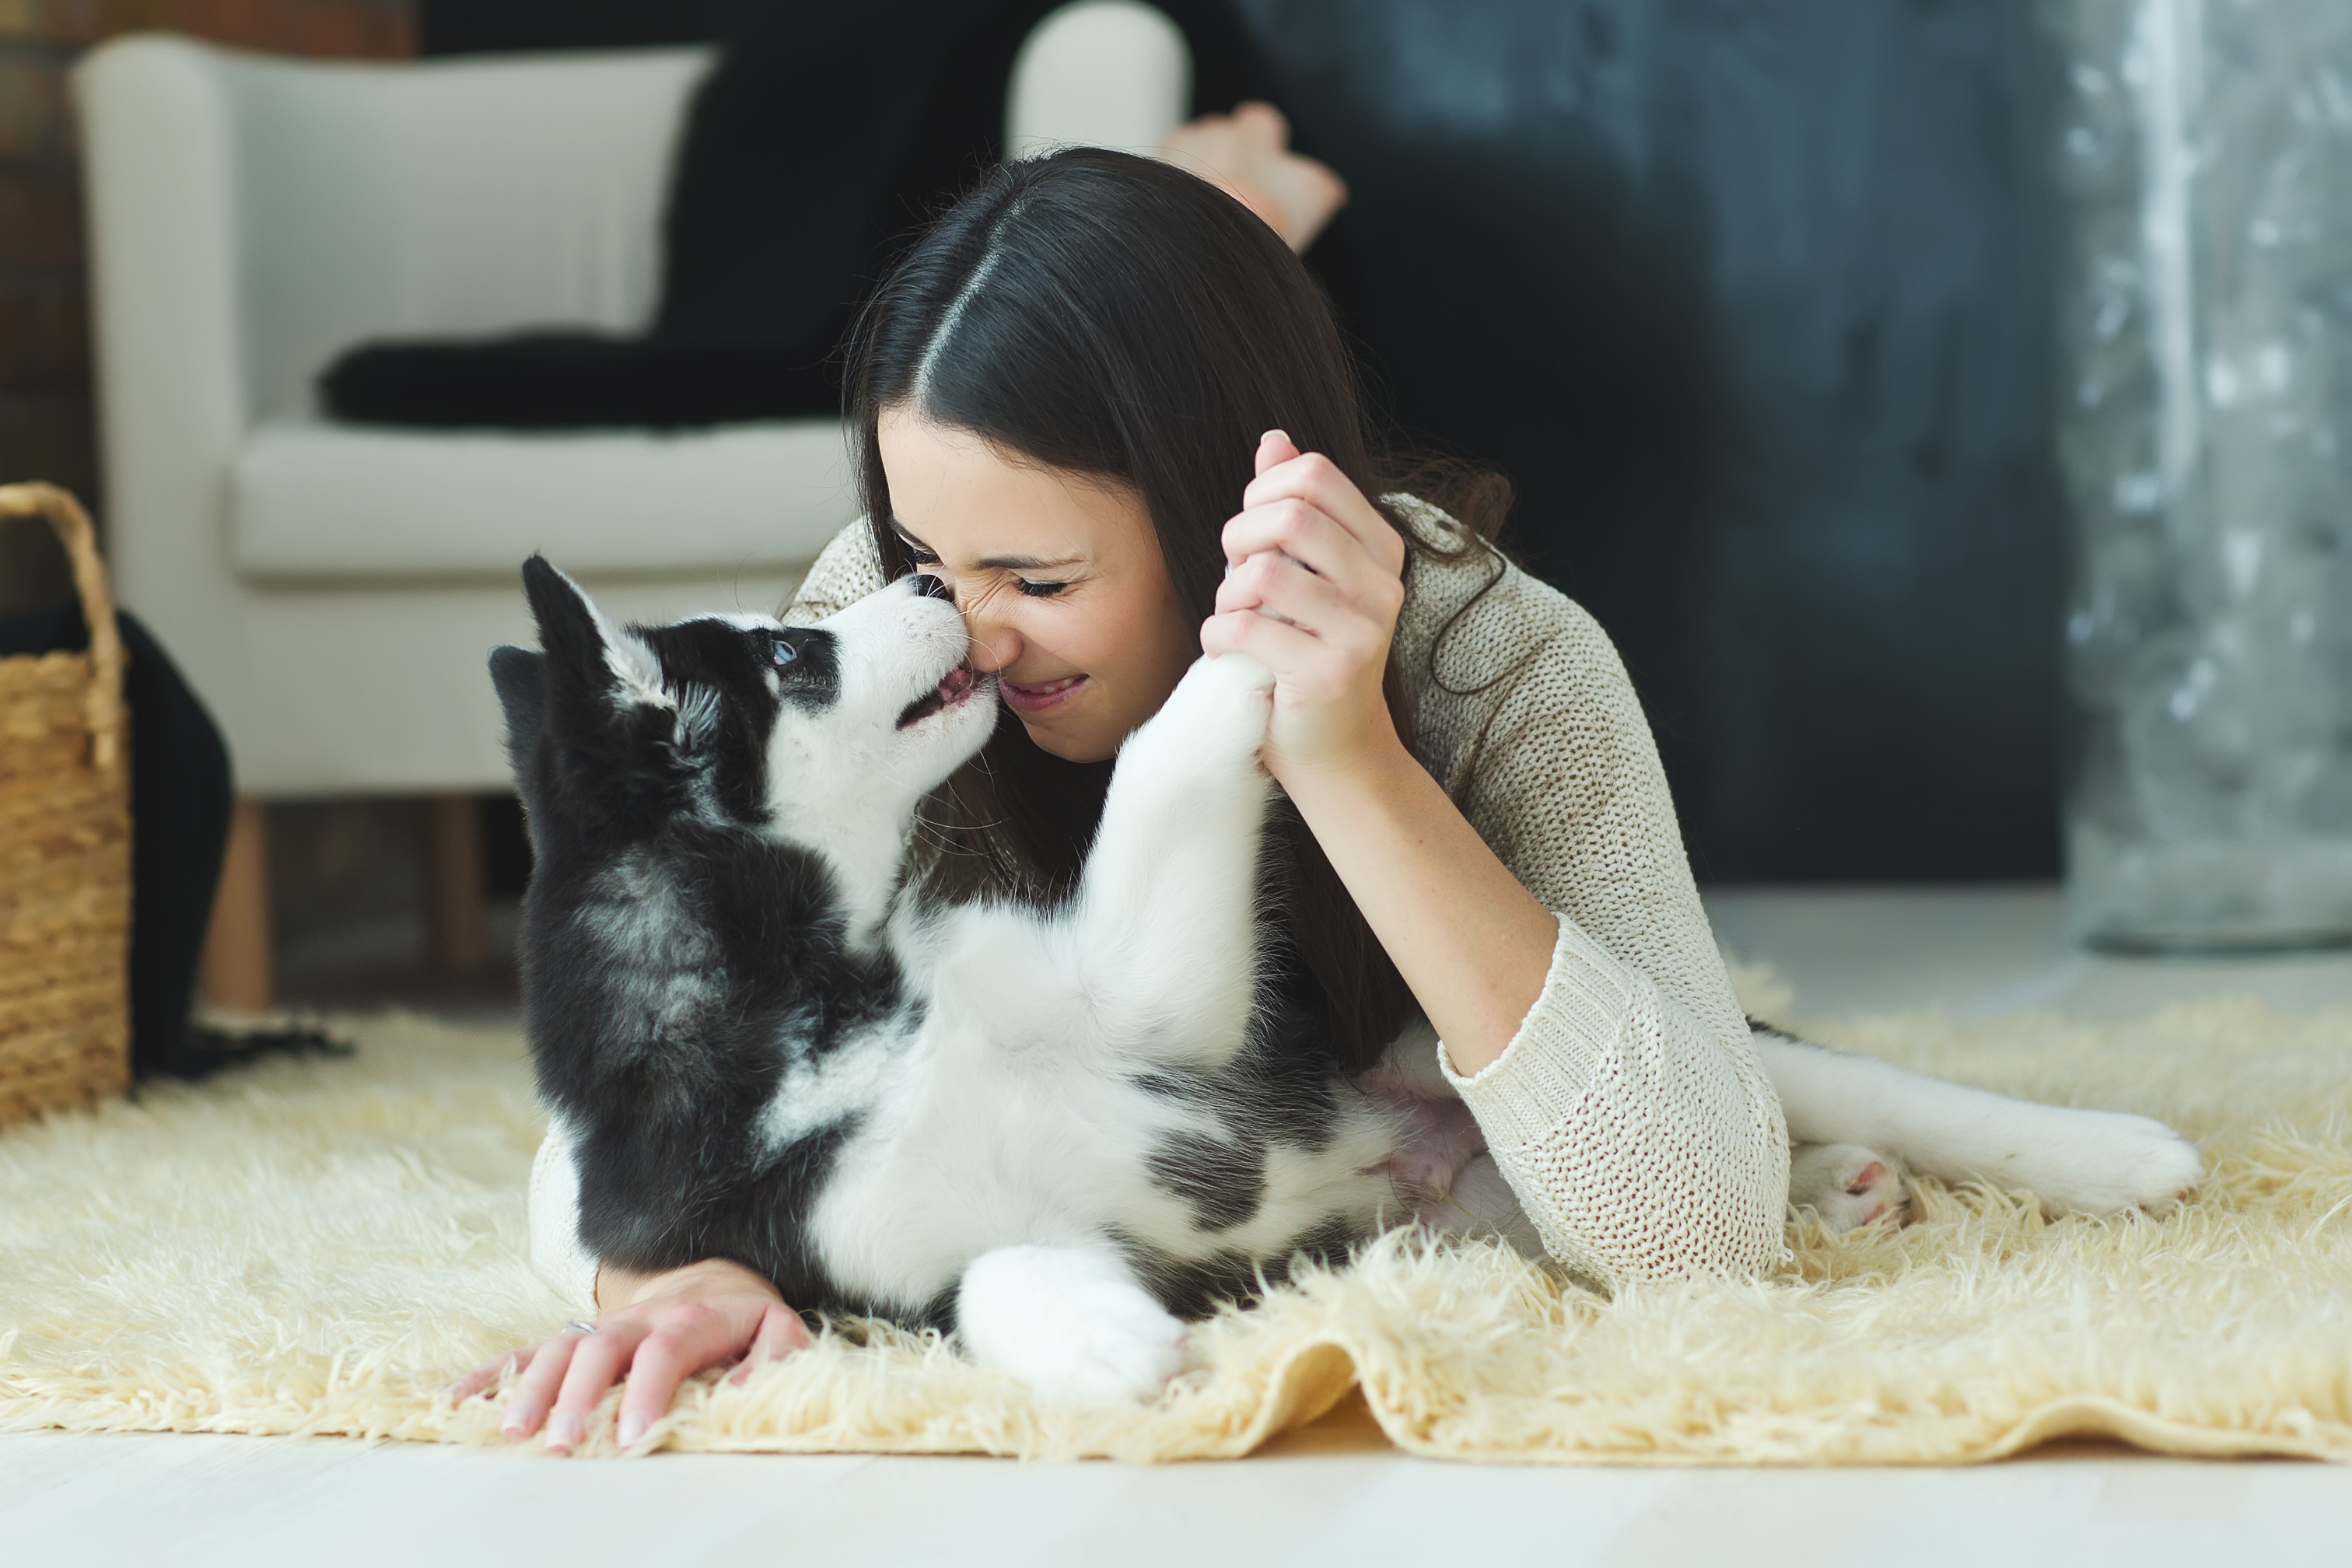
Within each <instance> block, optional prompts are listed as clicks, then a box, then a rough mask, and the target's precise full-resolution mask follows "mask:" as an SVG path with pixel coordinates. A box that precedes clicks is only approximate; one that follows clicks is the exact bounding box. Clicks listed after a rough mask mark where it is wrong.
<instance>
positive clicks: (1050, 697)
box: [996, 675, 1087, 713]
mask: <svg viewBox="0 0 2352 1568" xmlns="http://www.w3.org/2000/svg"><path fill="white" fill-rule="evenodd" d="M1086 683H1087V677H1085V676H1083V675H1065V676H1060V677H1057V678H1056V679H1052V680H1040V681H1037V682H1035V683H1034V684H1031V685H1026V686H1024V685H1023V684H1021V683H1020V682H1018V681H1013V680H1007V679H1004V678H1003V676H1001V675H1000V676H998V677H997V678H996V689H997V690H998V691H999V692H1000V693H1001V694H1002V695H1003V698H1004V702H1005V706H1006V707H1008V708H1011V709H1012V710H1013V711H1014V712H1015V713H1046V712H1051V711H1052V710H1055V709H1056V708H1059V707H1061V706H1063V705H1064V704H1065V703H1067V702H1068V701H1070V700H1072V699H1073V698H1075V697H1076V696H1077V694H1078V692H1079V690H1080V689H1082V688H1084V687H1085V685H1086Z"/></svg>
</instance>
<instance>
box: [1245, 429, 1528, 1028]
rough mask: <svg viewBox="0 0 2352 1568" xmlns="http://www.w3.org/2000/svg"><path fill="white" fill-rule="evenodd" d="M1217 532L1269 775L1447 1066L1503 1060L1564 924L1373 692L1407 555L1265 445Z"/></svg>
mask: <svg viewBox="0 0 2352 1568" xmlns="http://www.w3.org/2000/svg"><path fill="white" fill-rule="evenodd" d="M1257 468H1258V478H1257V479H1256V480H1255V482H1254V483H1253V484H1252V485H1251V486H1250V487H1249V489H1248V490H1247V491H1246V492H1244V496H1243V507H1244V510H1243V511H1242V513H1241V515H1239V516H1238V517H1236V518H1234V520H1233V521H1231V522H1229V523H1227V524H1226V525H1225V553H1226V556H1227V558H1228V560H1229V561H1230V562H1231V563H1232V570H1231V572H1230V573H1229V574H1228V575H1227V576H1226V578H1225V582H1224V584H1223V587H1222V588H1221V589H1220V590H1219V591H1218V594H1217V614H1216V615H1215V616H1213V617H1212V618H1211V619H1210V620H1209V622H1208V624H1207V625H1206V626H1203V627H1202V631H1201V644H1202V647H1204V648H1206V649H1207V650H1208V651H1209V652H1211V653H1224V652H1229V651H1238V652H1243V653H1247V654H1250V655H1251V656H1253V657H1254V658H1256V659H1257V660H1258V661H1259V662H1260V663H1262V664H1264V665H1265V666H1266V667H1267V668H1270V669H1272V670H1274V671H1275V673H1276V686H1275V700H1274V721H1273V724H1272V726H1271V727H1270V730H1269V732H1268V735H1267V740H1266V747H1265V763H1266V768H1267V771H1268V772H1270V773H1273V774H1274V776H1275V778H1276V780H1277V781H1279V782H1280V784H1282V787H1283V789H1284V790H1285V791H1286V792H1287V793H1288V795H1289V796H1290V799H1291V802H1292V803H1293V804H1294V805H1297V807H1298V814H1299V816H1302V817H1304V818H1305V819H1306V822H1307V826H1308V827H1309V828H1310V829H1311V830H1312V831H1313V832H1314V834H1315V838H1316V842H1318V844H1320V845H1321V846H1322V847H1323V852H1324V854H1325V855H1326V856H1328V857H1329V858H1330V861H1331V868H1332V869H1333V870H1335V871H1337V872H1339V879H1340V880H1341V881H1342V882H1344V883H1345V884H1346V885H1347V889H1348V891H1349V894H1350V896H1352V897H1353V898H1354V899H1355V900H1356V907H1357V908H1358V909H1360V910H1362V911H1363V914H1364V919H1365V921H1366V922H1367V923H1368V924H1370V926H1371V928H1372V934H1373V935H1375V936H1377V937H1378V938H1379V939H1380V942H1381V946H1382V947H1383V948H1385V949H1387V950H1388V952H1389V955H1390V957H1391V960H1392V961H1393V962H1394V963H1395V964H1396V966H1397V973H1400V974H1402V976H1403V977H1404V983H1405V984H1407V985H1408V986H1410V987H1411V988H1412V994H1413V998H1414V1000H1416V1001H1417V1002H1419V1003H1420V1004H1421V1006H1422V1010H1423V1012H1424V1013H1426V1014H1427V1015H1428V1016H1429V1022H1430V1026H1432V1027H1433V1028H1434V1029H1435V1030H1436V1031H1437V1034H1438V1037H1439V1038H1440V1039H1442V1040H1444V1042H1445V1051H1446V1055H1447V1056H1448V1057H1449V1058H1451V1060H1452V1062H1453V1065H1454V1070H1455V1071H1457V1072H1460V1073H1464V1074H1471V1073H1475V1072H1477V1071H1478V1070H1479V1069H1480V1068H1484V1067H1486V1064H1487V1063H1489V1062H1492V1061H1493V1060H1495V1059H1496V1058H1497V1057H1499V1056H1501V1055H1502V1054H1503V1047H1506V1046H1507V1045H1509V1044H1510V1043H1511V1038H1512V1037H1513V1036H1515V1035H1517V1033H1518V1030H1519V1024H1520V1022H1521V1020H1523V1019H1524V1018H1525V1017H1526V1016H1527V1014H1528V1008H1529V1007H1531V1006H1533V1005H1535V1001H1536V998H1537V996H1538V994H1541V992H1542V990H1543V985H1544V975H1545V973H1546V972H1547V971H1548V970H1549V968H1550V966H1551V954H1552V947H1553V945H1554V943H1555V942H1558V940H1559V921H1557V920H1555V919H1554V918H1553V916H1552V914H1551V912H1550V911H1549V910H1546V909H1545V908H1544V907H1543V906H1542V905H1541V904H1539V903H1538V902H1537V901H1536V900H1535V898H1534V896H1533V895H1532V894H1530V893H1529V892H1528V890H1527V889H1525V888H1524V887H1522V886H1520V884H1519V880H1518V879H1517V878H1516V877H1514V876H1513V875H1512V874H1511V872H1510V869H1509V868H1507V867H1506V866H1505V865H1504V864H1503V862H1502V861H1501V860H1500V859H1498V858H1496V855H1495V852H1494V851H1493V850H1492V849H1490V848H1488V847H1486V840H1484V839H1483V838H1481V837H1478V834H1477V831H1476V830H1475V828H1473V827H1472V826H1470V824H1469V822H1468V821H1467V820H1465V818H1464V817H1463V816H1462V813H1461V812H1460V811H1459V810H1457V809H1455V807H1454V803H1453V801H1451V800H1449V799H1448V798H1446V795H1445V791H1444V789H1443V788H1441V787H1440V786H1439V784H1438V783H1437V781H1436V780H1434V779H1433V778H1431V777H1430V776H1429V774H1428V773H1427V771H1426V770H1424V769H1423V767H1422V765H1421V763H1419V762H1417V761H1416V760H1415V759H1414V758H1413V755H1412V752H1409V751H1407V750H1406V749H1405V745H1404V742H1403V740H1402V738H1401V737H1400V736H1399V735H1398V734H1397V731H1396V725H1395V723H1394V722H1393V721H1391V718H1390V716H1389V710H1388V704H1387V702H1386V701H1385V700H1383V699H1382V697H1381V676H1382V674H1383V672H1384V671H1385V670H1386V668H1387V665H1388V653H1389V643H1390V641H1391V638H1392V637H1393V636H1394V634H1395V626H1396V619H1397V613H1398V611H1399V610H1400V609H1401V608H1402V606H1403V604H1404V586H1403V583H1402V571H1403V566H1404V542H1403V541H1402V539H1400V538H1398V537H1397V532H1396V530H1395V529H1394V528H1392V527H1391V526H1390V525H1389V521H1388V519H1387V518H1385V517H1383V516H1381V513H1380V511H1379V510H1378V509H1377V508H1375V507H1374V506H1373V505H1372V504H1371V502H1370V501H1369V500H1366V499H1365V497H1364V495H1363V493H1362V492H1361V491H1360V490H1358V489H1356V487H1355V486H1354V484H1352V483H1351V482H1349V479H1348V478H1347V477H1346V476H1345V475H1343V474H1341V473H1340V472H1339V469H1338V468H1334V467H1333V466H1332V465H1331V464H1330V463H1329V462H1328V460H1327V459H1325V458H1322V457H1320V456H1308V457H1301V456H1300V455H1299V452H1298V448H1297V447H1295V446H1293V445H1292V444H1291V442H1290V437H1287V436H1286V435H1284V434H1282V433H1281V432H1280V431H1269V432H1267V434H1266V436H1265V439H1264V440H1262V441H1261V442H1260V443H1259V445H1258V453H1257Z"/></svg>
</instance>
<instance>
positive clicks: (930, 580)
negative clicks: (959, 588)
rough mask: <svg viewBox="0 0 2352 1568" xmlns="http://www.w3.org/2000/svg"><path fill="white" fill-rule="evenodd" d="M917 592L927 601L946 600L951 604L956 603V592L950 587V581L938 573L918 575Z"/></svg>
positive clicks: (916, 581)
mask: <svg viewBox="0 0 2352 1568" xmlns="http://www.w3.org/2000/svg"><path fill="white" fill-rule="evenodd" d="M915 592H916V593H918V594H920V595H922V596H923V597H924V598H926V599H945V600H947V601H949V602H950V604H952V603H953V602H954V601H955V590H954V589H953V588H950V587H949V586H948V580H947V579H946V578H944V577H942V576H940V574H938V573H936V572H918V573H916V574H915Z"/></svg>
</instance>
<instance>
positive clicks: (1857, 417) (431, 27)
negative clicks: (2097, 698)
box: [425, 0, 2063, 880]
mask: <svg viewBox="0 0 2352 1568" xmlns="http://www.w3.org/2000/svg"><path fill="white" fill-rule="evenodd" d="M734 3H735V4H737V5H740V3H741V0H734ZM1234 5H1236V7H1237V9H1238V12H1239V15H1240V16H1241V19H1242V20H1243V22H1244V25H1245V28H1246V31H1247V33H1248V35H1249V37H1250V38H1251V39H1252V40H1253V42H1254V44H1255V47H1256V49H1257V50H1258V52H1259V55H1260V58H1259V59H1258V60H1256V61H1255V62H1252V68H1253V69H1254V70H1255V71H1258V72H1262V73H1263V74H1264V76H1265V79H1267V80H1268V81H1269V82H1270V83H1271V85H1272V87H1273V89H1274V90H1275V92H1276V96H1277V98H1278V99H1279V100H1280V101H1281V102H1282V104H1283V105H1284V107H1285V108H1286V110H1288V111H1289V112H1290V113H1291V115H1292V117H1293V119H1294V121H1295V122H1296V124H1297V129H1298V134H1299V139H1300V142H1301V144H1302V145H1303V146H1305V147H1307V149H1309V150H1311V151H1313V152H1315V153H1318V154H1319V155H1321V156H1323V157H1325V158H1327V159H1328V161H1329V162H1331V163H1333V164H1334V165H1335V166H1336V167H1338V168H1339V170H1340V171H1341V172H1342V173H1343V174H1346V175H1347V177H1348V178H1349V181H1350V183H1351V184H1352V185H1353V187H1354V190H1355V200H1354V202H1353V204H1352V205H1351V206H1350V207H1349V210H1348V211H1347V213H1346V214H1344V215H1343V216H1342V217H1341V218H1340V220H1339V223H1338V224H1337V225H1336V226H1334V229H1333V231H1332V233H1331V234H1330V236H1329V237H1328V238H1327V239H1326V240H1325V241H1324V242H1323V243H1322V244H1320V245H1318V247H1317V248H1316V250H1315V251H1314V252H1313V253H1312V255H1311V256H1310V259H1311V260H1312V261H1313V262H1314V263H1315V264H1316V266H1317V267H1318V269H1319V270H1320V271H1321V272H1322V274H1323V276H1324V277H1325V279H1327V282H1328V286H1329V287H1330V289H1331V291H1332V294H1333V297H1334V299H1335V300H1336V302H1337V303H1338V305H1339V310H1340V313H1341V316H1342V318H1343V320H1344V321H1345V323H1346V325H1347V327H1348V328H1349V331H1350V332H1351V333H1352V334H1353V335H1354V337H1355V338H1356V340H1357V342H1358V343H1359V344H1360V348H1361V350H1362V352H1363V354H1364V357H1365V360H1366V363H1367V365H1368V367H1369V369H1370V372H1371V374H1372V376H1373V378H1374V381H1375V384H1376V386H1377V388H1378V391H1379V396H1380V399H1381V405H1382V407H1383V408H1384V410H1385V412H1386V414H1387V415H1388V416H1389V417H1391V419H1392V420H1393V421H1394V422H1395V424H1396V426H1398V427H1399V428H1400V429H1401V430H1402V431H1403V432H1404V433H1406V434H1408V435H1411V436H1413V437H1416V438H1420V439H1423V440H1426V441H1429V442H1432V443H1434V444H1438V445H1441V446H1443V447H1446V448H1449V449H1451V450H1453V451H1455V452H1457V453H1460V454H1463V455H1465V456H1471V457H1475V458H1481V459H1484V460H1486V461H1488V462H1490V463H1493V464H1494V465H1496V466H1497V467H1499V468H1503V469H1504V470H1505V471H1506V472H1507V473H1509V474H1510V475H1511V477H1512V478H1513V479H1514V480H1515V481H1517V484H1518V487H1519V492H1520V498H1521V499H1520V503H1519V507H1518V510H1517V512H1516V514H1515V525H1514V526H1515V533H1514V542H1515V543H1516V545H1517V548H1518V549H1519V550H1520V551H1521V552H1523V554H1524V555H1525V557H1526V558H1527V560H1528V563H1530V564H1531V565H1533V566H1534V567H1536V568H1537V569H1538V570H1539V571H1540V572H1542V573H1543V574H1545V575H1546V576H1547V577H1549V579H1550V580H1551V581H1553V582H1554V583H1556V584H1559V585H1560V586H1561V587H1562V588H1563V589H1565V590H1566V591H1567V592H1569V593H1570V594H1571V595H1574V596H1575V597H1577V598H1578V599H1580V601H1582V602H1583V603H1584V604H1585V605H1587V606H1588V607H1589V608H1590V609H1591V611H1592V612H1593V613H1594V615H1596V616H1598V617H1599V618H1600V619H1601V622H1602V624H1603V625H1604V626H1607V627H1608V629H1609V630H1610V632H1611V633H1612V635H1613V636H1614V637H1616V639H1617V641H1618V643H1619V645H1620V647H1622V649H1623V651H1624V654H1625V657H1626V660H1627V663H1628V665H1629V666H1630V668H1632V670H1633V677H1634V680H1635V683H1636V685H1637V686H1638V687H1639V689H1640V690H1641V693H1642V696H1643V701H1644V702H1645V703H1646V704H1647V705H1648V708H1649V710H1650V713H1651V718H1652V721H1653V723H1654V727H1655V729H1656V731H1657V733H1658V739H1659V743H1660V747H1661V749H1662V751H1663V752H1664V755H1665V758H1666V764H1667V770H1668V773H1669V775H1670V776H1671V778H1672V780H1673V783H1674V785H1675V795H1676V799H1677V801H1678V804H1679V805H1680V807H1681V810H1682V813H1683V820H1684V826H1685V835H1686V837H1687V838H1688V840H1689V843H1690V847H1691V851H1692V858H1693V860H1694V862H1695V864H1696V867H1697V869H1698V871H1699V874H1700V876H1701V877H1702V878H1703V879H1717V880H1731V879H1869V878H1954V877H2022V876H2044V875H2052V874H2054V873H2055V871H2056V869H2057V863H2058V858H2057V857H2058V852H2057V828H2056V819H2057V800H2056V795H2057V785H2056V776H2057V767H2056V756H2057V744H2056V742H2057V730H2058V717H2057V713H2058V704H2057V692H2058V681H2057V655H2058V621H2059V601H2060V595H2061V587H2062V578H2063V518H2062V513H2061V510H2060V501H2059V495H2058V489H2057V484H2056V479H2055V476H2054V473H2053V468H2052V463H2051V458H2050V454H2049V430H2050V426H2051V414H2052V395H2053V386H2054V380H2055V376H2054V370H2053V363H2052V338H2051V331H2050V324H2049V323H2050V319H2051V314H2052V312H2051V309H2050V304H2049V300H2048V298H2047V296H2048V289H2049V286H2050V285H2049V279H2050V275H2051V264H2052V263H2051V226H2052V216H2053V215H2052V212H2051V210H2050V200H2049V195H2048V192H2047V189H2046V186H2045V184H2044V180H2043V177H2042V170H2043V167H2044V163H2045V158H2044V151H2043V148H2044V132H2043V123H2044V114H2045V107H2044V106H2045V105H2046V104H2047V103H2049V102H2050V101H2051V97H2052V94H2051V88H2052V86H2053V80H2052V74H2053V68H2052V65H2051V62H2050V61H2049V59H2048V58H2047V56H2046V52H2045V50H2044V48H2043V47H2042V44H2041V43H2040V41H2039V39H2038V37H2037V35H2036V33H2035V31H2034V29H2033V26H2032V19H2031V16H2030V11H2029V8H2028V4H2027V0H1940V3H1939V0H1647V3H1643V0H1234ZM707 8H708V10H709V16H703V15H702V14H701V13H700V12H697V13H694V14H693V17H692V18H691V25H688V22H684V21H677V20H675V18H678V17H681V16H686V14H685V13H677V12H667V11H665V10H663V9H662V8H660V7H657V6H655V5H653V0H641V3H640V4H635V5H629V4H621V3H618V0H603V3H601V4H591V3H587V0H583V3H582V4H577V5H564V6H562V7H555V6H550V5H545V4H544V3H543V0H473V3H472V4H470V5H452V4H449V3H448V0H442V3H441V4H440V5H435V4H432V3H430V0H428V4H427V5H425V41H426V44H427V46H428V47H500V46H505V47H512V46H515V45H518V44H524V43H535V44H540V45H542V46H543V45H549V44H563V43H583V44H592V43H614V42H624V41H632V42H634V41H652V40H653V39H654V38H656V37H682V36H694V31H695V29H696V28H698V27H705V26H717V21H716V18H717V17H719V14H720V13H723V12H726V11H729V10H730V9H731V8H732V6H731V5H729V4H726V3H724V0H710V4H709V5H708V7H707ZM461 18H462V19H463V21H462V25H459V19H461ZM501 18H503V20H501ZM534 18H536V20H534ZM656 18H659V20H656ZM665 25H668V26H671V27H672V28H673V29H676V30H671V31H664V26H665ZM502 27H503V28H504V29H505V33H504V34H500V31H499V30H500V28H502ZM567 28H568V29H569V31H568V32H567V31H565V30H564V29H567ZM534 29H536V30H534ZM551 29H552V30H551Z"/></svg>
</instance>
